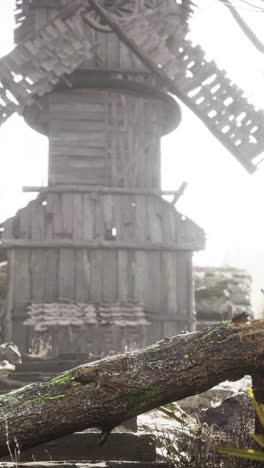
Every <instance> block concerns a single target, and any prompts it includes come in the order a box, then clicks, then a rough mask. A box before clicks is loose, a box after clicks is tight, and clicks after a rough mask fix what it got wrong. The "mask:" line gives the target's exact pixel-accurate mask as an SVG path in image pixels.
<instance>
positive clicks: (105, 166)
mask: <svg viewBox="0 0 264 468" xmlns="http://www.w3.org/2000/svg"><path fill="white" fill-rule="evenodd" d="M168 107H169V104H168V103H166V102H163V101H162V100H161V99H153V98H149V97H147V96H146V97H143V96H140V95H136V94H133V93H130V94H129V92H125V91H124V92H122V91H121V92H120V90H119V91H118V92H115V91H111V90H99V89H98V90H96V89H90V90H88V89H86V90H74V91H65V92H57V93H53V94H51V95H50V97H49V118H48V120H49V130H48V134H49V139H50V149H49V183H50V184H74V183H79V184H95V185H96V184H97V185H108V186H109V185H114V186H125V187H138V186H142V187H152V188H159V187H160V138H161V136H162V135H163V133H164V130H163V123H164V120H165V116H166V113H169V109H168Z"/></svg>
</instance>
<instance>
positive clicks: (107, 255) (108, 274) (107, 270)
mask: <svg viewBox="0 0 264 468" xmlns="http://www.w3.org/2000/svg"><path fill="white" fill-rule="evenodd" d="M117 256H118V253H117V251H116V249H114V250H113V251H111V250H104V252H103V300H104V301H106V302H114V301H116V300H117V298H118V262H117Z"/></svg>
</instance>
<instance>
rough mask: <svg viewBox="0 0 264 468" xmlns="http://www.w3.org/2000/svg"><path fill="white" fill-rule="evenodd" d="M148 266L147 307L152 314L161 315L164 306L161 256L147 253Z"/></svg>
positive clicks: (157, 253)
mask: <svg viewBox="0 0 264 468" xmlns="http://www.w3.org/2000/svg"><path fill="white" fill-rule="evenodd" d="M146 259H147V264H148V278H149V281H148V295H147V297H146V296H145V297H146V298H145V301H146V307H147V309H148V310H150V311H151V312H152V313H157V314H161V313H162V312H163V304H162V303H161V254H160V252H155V251H149V252H147V253H146Z"/></svg>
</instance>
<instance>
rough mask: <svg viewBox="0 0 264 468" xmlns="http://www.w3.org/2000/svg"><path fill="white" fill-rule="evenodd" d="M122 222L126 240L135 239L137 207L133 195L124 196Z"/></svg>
mask: <svg viewBox="0 0 264 468" xmlns="http://www.w3.org/2000/svg"><path fill="white" fill-rule="evenodd" d="M121 202H122V215H121V219H122V224H123V232H122V239H123V240H126V241H134V240H135V239H136V209H135V208H136V207H135V202H134V200H133V197H132V196H131V195H128V196H127V195H126V196H123V197H122V200H121Z"/></svg>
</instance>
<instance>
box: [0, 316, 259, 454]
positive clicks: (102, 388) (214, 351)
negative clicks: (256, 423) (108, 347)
mask: <svg viewBox="0 0 264 468" xmlns="http://www.w3.org/2000/svg"><path fill="white" fill-rule="evenodd" d="M263 372H264V320H254V321H249V322H247V321H245V322H236V323H233V322H224V323H220V324H218V325H216V326H213V327H210V328H207V329H205V330H203V331H199V332H195V333H189V334H185V335H178V336H175V337H172V338H166V339H165V340H163V341H160V342H158V343H156V344H154V345H152V346H150V347H148V348H145V349H142V350H138V351H135V352H132V353H127V354H121V355H116V356H112V357H107V358H104V359H102V360H100V361H96V362H93V363H90V364H85V365H81V366H79V367H76V368H74V369H71V370H70V371H67V372H64V373H63V374H60V375H59V376H57V377H55V378H53V379H51V380H49V381H48V382H43V383H35V384H32V385H28V386H26V387H23V388H22V389H19V390H16V391H13V392H11V393H8V394H5V395H2V396H1V397H0V455H6V454H7V453H8V447H7V445H8V444H9V446H10V447H11V448H12V447H14V446H15V445H17V444H18V445H19V446H20V449H23V448H26V447H30V446H33V445H36V444H38V443H41V442H44V441H47V440H51V439H55V438H57V437H60V436H63V435H66V434H70V433H72V432H75V431H78V430H82V429H85V428H88V427H101V428H102V431H103V432H102V440H103V439H104V437H105V436H106V435H107V433H109V431H111V430H112V429H113V427H115V426H117V425H119V424H120V423H121V422H123V421H125V420H126V419H129V418H131V417H132V416H135V415H138V414H141V413H144V412H146V411H148V410H150V409H152V408H156V407H158V406H160V405H164V404H166V403H169V402H172V401H176V400H180V399H182V398H185V397H188V396H191V395H194V394H197V393H201V392H204V391H205V390H208V389H209V388H211V387H213V386H214V385H216V384H218V383H220V382H222V381H223V380H226V379H231V380H236V379H239V378H241V377H243V376H244V375H245V374H250V375H253V376H258V377H259V376H260V375H263Z"/></svg>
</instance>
